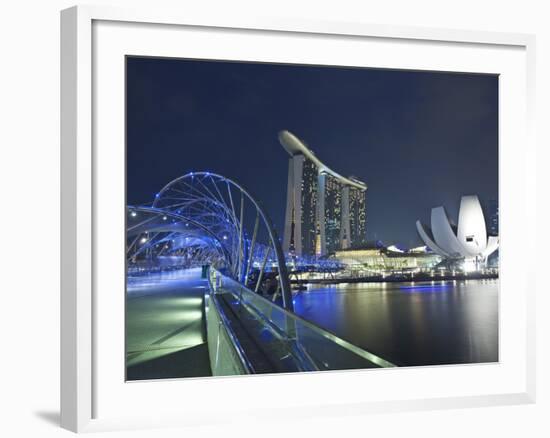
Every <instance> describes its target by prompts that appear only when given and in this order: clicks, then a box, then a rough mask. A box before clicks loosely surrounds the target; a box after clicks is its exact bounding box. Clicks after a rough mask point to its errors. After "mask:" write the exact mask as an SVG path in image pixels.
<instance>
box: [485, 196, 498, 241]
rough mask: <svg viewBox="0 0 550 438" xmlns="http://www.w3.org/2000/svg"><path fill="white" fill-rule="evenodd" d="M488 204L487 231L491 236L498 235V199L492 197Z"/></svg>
mask: <svg viewBox="0 0 550 438" xmlns="http://www.w3.org/2000/svg"><path fill="white" fill-rule="evenodd" d="M486 205H487V212H486V218H487V231H488V233H489V234H490V235H491V236H498V201H497V200H495V199H491V200H489V201H487V204H486Z"/></svg>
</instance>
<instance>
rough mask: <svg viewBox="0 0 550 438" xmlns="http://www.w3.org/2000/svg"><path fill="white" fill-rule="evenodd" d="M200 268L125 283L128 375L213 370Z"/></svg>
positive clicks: (182, 374)
mask: <svg viewBox="0 0 550 438" xmlns="http://www.w3.org/2000/svg"><path fill="white" fill-rule="evenodd" d="M207 287H208V286H207V282H206V280H203V279H201V278H200V270H189V271H183V272H182V271H179V272H173V273H163V274H151V275H148V276H144V277H140V278H132V279H131V280H130V281H129V282H128V289H127V299H126V342H127V345H126V366H127V380H145V379H165V378H179V377H204V376H210V375H212V372H211V370H210V362H209V358H208V348H207V345H206V333H205V319H204V302H203V301H204V292H205V288H207Z"/></svg>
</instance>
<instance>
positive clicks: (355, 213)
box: [279, 131, 367, 256]
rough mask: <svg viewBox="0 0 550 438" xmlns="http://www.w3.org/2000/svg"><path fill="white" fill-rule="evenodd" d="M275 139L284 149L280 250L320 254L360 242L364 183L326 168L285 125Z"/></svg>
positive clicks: (362, 239)
mask: <svg viewBox="0 0 550 438" xmlns="http://www.w3.org/2000/svg"><path fill="white" fill-rule="evenodd" d="M279 141H280V142H281V144H282V145H283V147H284V148H285V150H286V151H287V152H288V154H289V155H290V158H289V160H288V186H287V201H286V214H285V229H284V238H283V250H284V251H285V253H286V254H293V255H297V256H312V255H317V256H321V255H325V254H328V253H331V252H334V251H336V250H339V249H346V248H350V247H357V246H360V245H362V244H364V243H365V240H366V205H365V194H366V190H367V186H366V184H365V183H363V182H361V181H359V180H357V179H355V178H353V177H349V178H345V177H343V176H341V175H339V174H337V173H336V172H334V171H333V170H331V169H330V168H329V167H327V166H326V165H325V164H323V163H322V162H321V161H320V160H319V159H318V158H317V157H316V156H315V154H314V153H313V152H312V151H311V150H310V149H309V148H308V147H307V146H306V145H305V144H304V143H303V142H302V141H301V140H299V139H298V138H297V137H296V136H294V135H293V134H291V133H290V132H288V131H281V132H280V133H279Z"/></svg>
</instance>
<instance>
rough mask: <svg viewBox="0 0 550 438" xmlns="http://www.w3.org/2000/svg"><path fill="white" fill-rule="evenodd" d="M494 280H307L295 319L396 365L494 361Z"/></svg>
mask: <svg viewBox="0 0 550 438" xmlns="http://www.w3.org/2000/svg"><path fill="white" fill-rule="evenodd" d="M498 285H499V283H498V280H465V281H447V282H443V281H434V282H409V283H358V284H350V283H348V284H339V285H331V286H326V287H323V286H320V287H319V286H318V285H310V286H309V290H307V291H303V292H299V293H298V294H297V295H296V297H295V299H294V303H295V304H294V306H295V311H296V313H298V314H299V315H301V316H302V317H304V318H306V319H308V320H310V321H312V322H314V323H316V324H318V325H320V326H321V327H324V328H326V329H327V330H329V331H331V332H333V333H335V334H336V335H338V336H340V337H342V338H344V339H346V340H348V341H350V342H352V343H354V344H356V345H358V346H360V347H362V348H364V349H366V350H368V351H371V352H373V353H375V354H378V355H380V356H381V357H383V358H384V359H387V360H389V361H393V362H395V363H396V364H399V365H437V364H453V363H479V362H496V361H498Z"/></svg>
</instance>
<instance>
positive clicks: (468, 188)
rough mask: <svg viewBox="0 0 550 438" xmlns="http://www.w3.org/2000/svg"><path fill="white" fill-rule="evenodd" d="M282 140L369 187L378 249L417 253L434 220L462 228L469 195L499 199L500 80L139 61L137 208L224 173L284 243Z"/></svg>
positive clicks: (130, 156) (133, 185)
mask: <svg viewBox="0 0 550 438" xmlns="http://www.w3.org/2000/svg"><path fill="white" fill-rule="evenodd" d="M282 129H288V130H289V131H291V132H293V133H294V134H295V135H297V136H298V137H299V138H301V139H302V140H304V141H305V142H306V143H307V144H308V145H309V146H310V147H311V149H312V150H313V151H314V152H315V154H316V155H317V156H318V157H319V158H320V159H321V161H323V162H324V163H325V164H326V165H328V166H329V167H331V168H332V169H333V170H334V171H336V172H338V173H340V174H342V175H346V176H348V175H354V176H356V177H358V178H359V179H361V180H362V181H364V182H366V183H367V185H368V191H367V237H368V239H369V240H372V239H374V238H375V237H376V238H377V239H381V240H383V241H384V242H385V243H386V244H391V243H401V244H403V245H405V246H411V245H416V244H417V243H420V240H419V238H418V237H417V235H416V229H415V221H416V219H422V220H423V221H424V222H426V223H428V222H429V215H430V209H431V207H433V206H437V205H442V204H443V205H445V206H446V207H447V208H448V212H449V213H450V215H451V216H454V217H456V213H457V207H458V203H459V200H460V196H461V195H462V194H478V195H479V197H480V199H481V200H482V201H485V200H487V199H497V198H498V78H497V77H496V76H494V75H476V74H457V73H435V72H415V71H404V70H397V71H396V70H379V69H363V68H361V69H359V68H342V67H324V66H322V67H317V66H316V67H311V66H296V65H278V64H257V63H234V62H233V63H231V62H212V61H192V60H177V59H157V58H128V60H127V184H128V186H127V198H128V203H129V204H143V203H150V202H152V200H153V197H154V195H155V193H157V192H158V191H159V190H160V189H161V188H162V187H163V186H164V185H165V184H166V183H168V182H169V181H170V180H172V179H174V178H176V177H178V176H180V175H183V174H185V173H188V172H190V171H201V170H205V171H210V172H216V173H219V174H222V175H225V176H227V177H229V178H233V179H236V180H237V181H239V182H240V183H241V184H243V185H244V186H245V187H247V188H248V189H250V191H251V192H252V193H253V194H255V195H256V197H257V198H259V199H260V200H261V201H262V202H263V203H264V205H265V206H266V208H267V210H268V213H269V215H270V216H271V218H272V220H273V222H274V223H275V225H276V226H277V228H278V230H279V232H280V233H281V235H282V226H283V220H284V208H285V196H286V183H287V166H288V155H287V153H286V152H285V150H284V149H283V147H282V146H281V145H280V144H279V142H278V139H277V133H278V132H279V131H280V130H282Z"/></svg>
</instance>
